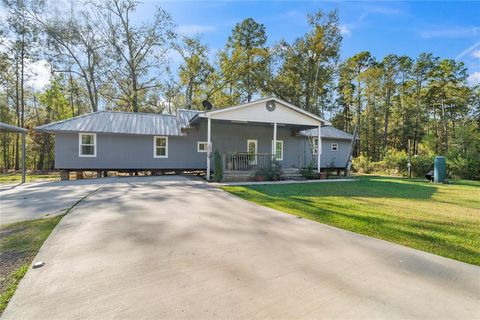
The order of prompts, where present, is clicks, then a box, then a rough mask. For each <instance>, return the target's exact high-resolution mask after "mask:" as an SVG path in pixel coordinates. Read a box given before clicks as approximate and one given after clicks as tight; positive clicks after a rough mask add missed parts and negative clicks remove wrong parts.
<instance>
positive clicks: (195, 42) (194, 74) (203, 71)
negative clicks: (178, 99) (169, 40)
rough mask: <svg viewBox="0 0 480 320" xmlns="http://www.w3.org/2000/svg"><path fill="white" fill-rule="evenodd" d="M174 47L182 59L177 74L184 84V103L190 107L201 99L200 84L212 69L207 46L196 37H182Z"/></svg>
mask: <svg viewBox="0 0 480 320" xmlns="http://www.w3.org/2000/svg"><path fill="white" fill-rule="evenodd" d="M176 49H177V51H178V52H179V53H180V55H181V56H182V58H183V60H184V63H183V64H182V65H181V66H180V67H179V72H178V74H179V77H180V81H181V83H182V84H183V85H184V86H185V105H186V107H187V108H188V109H192V106H193V105H199V102H200V101H201V100H202V99H201V95H202V91H201V86H202V85H205V84H206V82H207V80H208V77H209V76H210V75H211V74H212V73H213V71H214V70H213V67H212V66H211V65H210V63H209V61H208V48H207V46H206V45H203V44H202V43H201V42H200V39H199V38H198V37H193V38H189V37H186V38H183V40H182V42H181V44H179V45H177V46H176Z"/></svg>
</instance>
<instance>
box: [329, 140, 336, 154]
mask: <svg viewBox="0 0 480 320" xmlns="http://www.w3.org/2000/svg"><path fill="white" fill-rule="evenodd" d="M333 146H336V147H337V150H333ZM330 149H331V150H332V151H333V152H337V151H338V143H336V142H332V143H331V144H330Z"/></svg>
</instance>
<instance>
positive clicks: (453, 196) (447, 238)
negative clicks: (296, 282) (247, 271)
mask: <svg viewBox="0 0 480 320" xmlns="http://www.w3.org/2000/svg"><path fill="white" fill-rule="evenodd" d="M223 189H224V190H226V191H229V192H231V193H233V194H235V195H237V196H239V197H241V198H244V199H246V200H250V201H253V202H256V203H259V204H261V205H264V206H267V207H271V208H274V209H278V210H281V211H285V212H288V213H291V214H294V215H297V216H301V217H304V218H307V219H311V220H314V221H318V222H321V223H325V224H328V225H332V226H335V227H339V228H342V229H346V230H350V231H354V232H358V233H361V234H365V235H368V236H371V237H375V238H380V239H384V240H388V241H392V242H396V243H399V244H402V245H405V246H409V247H412V248H416V249H420V250H424V251H427V252H431V253H434V254H438V255H441V256H445V257H449V258H452V259H456V260H460V261H464V262H468V263H472V264H476V265H480V182H478V181H453V183H452V184H449V185H443V184H431V183H428V182H425V181H422V180H418V179H402V178H390V177H372V176H368V177H358V178H356V181H354V182H331V183H318V184H317V183H315V184H290V185H256V186H229V187H224V188H223Z"/></svg>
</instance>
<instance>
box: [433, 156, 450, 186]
mask: <svg viewBox="0 0 480 320" xmlns="http://www.w3.org/2000/svg"><path fill="white" fill-rule="evenodd" d="M446 178H447V159H445V157H435V161H434V163H433V182H436V183H444V182H445V180H446Z"/></svg>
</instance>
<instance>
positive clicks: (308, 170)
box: [300, 162, 318, 179]
mask: <svg viewBox="0 0 480 320" xmlns="http://www.w3.org/2000/svg"><path fill="white" fill-rule="evenodd" d="M300 173H301V174H302V176H303V177H305V178H306V179H317V178H318V172H316V171H315V167H314V166H313V163H311V162H310V163H309V164H308V166H307V167H305V168H302V169H300Z"/></svg>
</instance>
